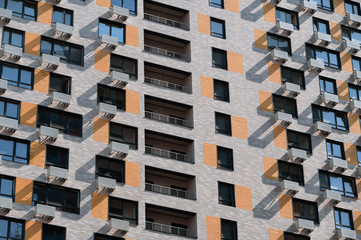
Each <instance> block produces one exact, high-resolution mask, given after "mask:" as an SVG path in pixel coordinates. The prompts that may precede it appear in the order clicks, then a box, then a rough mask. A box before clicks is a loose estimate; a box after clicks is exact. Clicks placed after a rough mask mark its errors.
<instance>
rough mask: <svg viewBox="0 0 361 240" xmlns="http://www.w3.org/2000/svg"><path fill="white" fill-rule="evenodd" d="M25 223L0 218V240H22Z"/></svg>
mask: <svg viewBox="0 0 361 240" xmlns="http://www.w3.org/2000/svg"><path fill="white" fill-rule="evenodd" d="M24 232H25V221H24V220H18V219H14V218H8V217H3V216H0V239H1V240H5V239H8V240H23V239H24V235H25V234H24Z"/></svg>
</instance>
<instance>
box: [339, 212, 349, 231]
mask: <svg viewBox="0 0 361 240" xmlns="http://www.w3.org/2000/svg"><path fill="white" fill-rule="evenodd" d="M341 221H342V227H343V228H351V223H350V215H349V213H347V212H343V211H341Z"/></svg>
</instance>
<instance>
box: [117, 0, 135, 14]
mask: <svg viewBox="0 0 361 240" xmlns="http://www.w3.org/2000/svg"><path fill="white" fill-rule="evenodd" d="M114 1H119V2H120V4H116V3H115V2H114ZM124 1H126V0H111V5H115V6H119V7H122V8H126V7H124ZM133 1H134V11H133V10H130V9H129V8H127V9H128V10H129V14H131V15H137V13H138V1H137V0H133Z"/></svg>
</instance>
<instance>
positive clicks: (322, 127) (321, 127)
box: [313, 121, 332, 134]
mask: <svg viewBox="0 0 361 240" xmlns="http://www.w3.org/2000/svg"><path fill="white" fill-rule="evenodd" d="M313 129H314V132H321V133H323V134H330V133H332V126H331V125H330V124H328V123H324V122H320V121H317V122H315V123H314V124H313Z"/></svg>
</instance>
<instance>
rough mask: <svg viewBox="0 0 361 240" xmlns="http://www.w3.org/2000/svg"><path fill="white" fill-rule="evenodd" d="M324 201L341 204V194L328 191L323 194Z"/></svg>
mask: <svg viewBox="0 0 361 240" xmlns="http://www.w3.org/2000/svg"><path fill="white" fill-rule="evenodd" d="M322 197H323V200H331V201H333V202H335V203H338V202H341V193H339V192H334V191H331V190H329V189H326V190H325V191H324V192H323V193H322Z"/></svg>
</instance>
